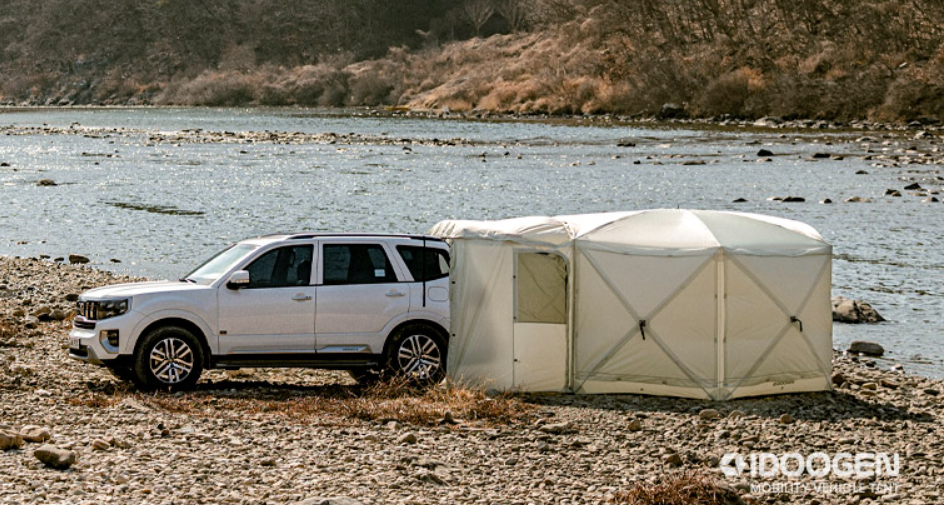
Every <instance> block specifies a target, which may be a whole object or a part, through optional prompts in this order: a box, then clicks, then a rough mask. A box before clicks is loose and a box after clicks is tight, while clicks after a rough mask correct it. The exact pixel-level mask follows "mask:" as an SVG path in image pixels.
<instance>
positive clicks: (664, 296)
mask: <svg viewBox="0 0 944 505" xmlns="http://www.w3.org/2000/svg"><path fill="white" fill-rule="evenodd" d="M719 258H720V257H719V255H718V254H717V250H715V249H706V250H703V251H698V252H697V253H693V254H687V255H683V256H671V255H642V254H638V253H617V252H614V251H611V250H607V249H597V248H595V247H594V246H593V245H591V244H581V243H580V242H579V241H578V247H577V252H576V260H575V271H576V288H577V293H578V294H577V295H576V298H577V300H576V302H575V303H576V306H575V329H574V370H575V378H574V379H575V388H576V392H578V393H642V394H652V395H671V396H680V397H686V398H699V399H708V398H712V397H713V395H714V392H715V389H716V386H717V383H718V380H717V375H718V374H717V362H716V357H717V355H718V353H717V347H716V341H715V333H716V331H717V316H718V309H717V297H716V296H715V295H716V293H717V286H718V284H717V274H718V269H717V267H716V264H717V261H719ZM641 323H642V324H641Z"/></svg>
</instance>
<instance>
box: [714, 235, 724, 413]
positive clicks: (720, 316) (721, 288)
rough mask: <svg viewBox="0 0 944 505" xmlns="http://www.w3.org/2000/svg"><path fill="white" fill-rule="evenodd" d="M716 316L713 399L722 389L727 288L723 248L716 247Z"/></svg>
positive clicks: (716, 398)
mask: <svg viewBox="0 0 944 505" xmlns="http://www.w3.org/2000/svg"><path fill="white" fill-rule="evenodd" d="M717 275H718V281H717V284H718V317H717V321H716V323H715V324H717V325H718V328H717V331H715V338H717V339H718V340H717V341H716V342H715V347H716V348H717V350H718V359H717V361H716V362H715V366H717V367H718V370H717V379H718V388H717V389H716V390H715V394H714V395H713V396H714V399H715V400H721V399H722V396H721V395H722V391H724V351H725V349H724V346H725V332H724V330H725V326H726V325H727V323H726V322H725V319H724V317H725V312H726V310H727V309H726V308H725V302H726V300H725V296H726V290H727V288H726V287H725V285H724V248H721V249H718V273H717Z"/></svg>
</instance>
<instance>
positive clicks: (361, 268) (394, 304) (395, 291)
mask: <svg viewBox="0 0 944 505" xmlns="http://www.w3.org/2000/svg"><path fill="white" fill-rule="evenodd" d="M390 253H391V251H388V250H387V248H386V247H385V246H384V245H383V244H380V243H373V242H356V243H355V242H348V243H344V242H343V241H338V242H333V241H325V242H324V243H322V245H321V260H322V264H321V283H320V285H319V286H318V296H317V298H318V303H317V306H318V310H317V314H318V316H317V318H316V323H315V331H316V333H317V335H318V352H321V353H370V354H380V353H382V352H383V345H384V337H383V333H382V332H383V329H384V328H385V327H386V326H387V324H388V323H390V322H391V321H392V320H393V319H394V318H396V317H398V316H400V315H402V314H406V313H407V312H409V310H410V297H409V294H410V290H409V285H408V284H405V283H401V282H400V279H399V278H398V275H397V272H396V271H395V270H394V267H393V263H392V262H391V260H390V256H389V254H390Z"/></svg>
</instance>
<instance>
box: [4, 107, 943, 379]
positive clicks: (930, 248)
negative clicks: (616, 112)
mask: <svg viewBox="0 0 944 505" xmlns="http://www.w3.org/2000/svg"><path fill="white" fill-rule="evenodd" d="M43 125H47V126H49V127H58V128H70V127H71V128H72V130H74V131H75V132H76V133H74V134H62V133H57V134H48V133H43V130H35V133H32V134H26V135H22V134H15V135H3V134H0V163H8V164H9V166H0V254H5V255H11V256H12V255H17V256H24V257H28V256H39V255H41V254H45V255H49V256H51V257H53V258H55V257H59V256H67V255H68V254H69V253H80V254H84V255H86V256H88V257H89V258H91V259H92V262H93V264H94V265H95V266H97V267H101V268H107V269H111V270H115V271H118V272H122V273H130V274H135V275H142V276H148V277H158V278H177V277H179V276H180V275H181V274H183V273H185V272H186V271H188V270H189V269H190V267H192V266H193V265H196V264H198V263H199V262H200V261H201V260H202V259H204V258H206V257H207V256H209V255H211V254H213V253H214V252H215V251H217V250H219V249H221V248H223V247H224V246H226V245H228V244H230V243H232V242H234V241H237V240H239V239H242V238H245V237H250V236H255V235H260V234H265V233H271V232H276V231H303V230H305V231H375V232H409V233H420V232H424V231H426V230H428V229H429V228H430V227H431V226H432V225H433V224H435V223H436V222H437V221H439V220H441V219H447V218H461V219H500V218H506V217H515V216H524V215H555V214H574V213H586V212H603V211H614V210H632V209H646V208H676V207H682V208H702V209H722V210H738V211H745V212H758V213H763V214H771V215H775V216H781V217H786V218H790V219H797V220H800V221H804V222H807V223H809V224H811V225H812V226H814V227H815V228H817V229H818V230H819V231H820V232H821V233H822V234H823V236H824V237H825V238H826V239H827V240H828V241H829V242H831V243H832V244H833V245H834V248H835V249H834V251H835V254H836V258H835V262H834V267H833V269H834V273H833V294H834V295H842V296H846V297H850V298H858V299H864V300H867V301H869V302H871V303H872V304H873V305H874V306H875V307H876V308H877V309H878V310H879V311H880V312H881V313H882V314H883V315H884V316H885V317H886V318H888V319H889V322H887V323H883V324H879V325H870V326H864V325H855V326H853V325H842V324H837V325H835V328H834V338H835V345H834V346H835V347H837V348H845V346H846V345H847V344H848V342H850V341H851V340H855V339H865V340H874V341H877V342H879V343H881V344H883V345H884V346H885V347H886V349H887V350H888V351H889V353H888V355H887V357H888V358H890V359H893V360H895V361H898V362H901V363H903V364H904V366H905V369H906V370H908V371H910V372H915V373H920V374H922V375H930V376H936V377H941V376H944V360H942V358H944V340H942V338H941V334H942V331H941V330H942V322H941V321H942V316H944V235H942V233H941V230H942V229H944V204H941V203H923V202H922V199H923V198H924V197H921V196H913V195H911V194H909V193H908V192H907V191H904V190H903V187H904V186H905V185H907V184H909V183H910V182H912V181H918V182H919V183H920V184H921V185H922V186H923V187H925V188H927V189H938V190H939V189H941V188H942V186H941V184H942V183H944V180H942V179H940V178H939V176H940V175H941V171H940V169H941V167H940V166H939V165H917V164H915V165H909V164H902V163H891V162H890V161H880V162H877V161H876V160H874V159H873V160H868V159H864V158H865V157H866V155H868V154H870V153H869V151H872V153H873V154H882V153H886V154H895V153H898V154H902V155H906V154H908V153H907V151H904V149H907V147H911V146H907V141H905V144H899V143H896V138H892V137H883V136H882V135H881V134H878V133H869V134H868V135H869V136H870V137H871V138H872V140H871V141H869V140H863V139H862V138H861V137H863V135H866V134H864V133H862V132H838V133H837V132H829V133H819V132H810V131H806V132H784V131H778V130H766V131H764V130H750V129H743V128H742V129H737V128H717V127H714V128H703V129H697V128H695V129H692V128H689V129H686V128H680V127H671V126H651V127H649V126H647V127H640V126H638V125H637V126H626V125H621V126H603V125H601V126H587V125H579V124H576V123H570V124H563V123H559V124H552V123H542V122H494V121H492V122H489V121H466V120H444V119H423V118H406V117H371V116H367V115H363V114H357V113H356V112H355V113H350V114H337V113H327V112H324V111H317V110H292V109H106V110H84V109H81V110H62V109H51V110H42V109H34V110H25V111H23V110H7V111H0V128H2V127H4V126H16V127H22V126H43ZM101 128H109V129H111V128H114V129H116V130H115V131H113V132H111V131H107V132H103V131H102V130H101ZM196 128H199V129H202V130H205V131H213V132H233V133H238V132H249V131H252V132H261V131H272V132H306V133H323V132H335V133H356V134H359V135H365V136H371V137H379V138H389V139H391V140H398V139H433V138H437V139H452V138H461V139H464V140H465V144H464V145H463V144H460V145H415V144H414V145H409V146H405V145H403V143H402V142H401V143H400V144H398V145H389V144H387V143H384V142H372V143H366V144H358V145H344V144H341V143H338V144H326V143H304V144H299V145H284V144H279V143H270V142H256V143H251V144H250V143H180V144H174V143H167V142H164V143H161V142H156V143H155V142H150V141H149V136H150V135H151V134H159V133H160V134H172V133H174V132H178V131H180V130H185V129H196ZM88 132H94V133H93V134H88ZM627 142H629V143H632V144H635V145H634V146H631V147H630V146H622V147H621V146H619V145H618V144H620V143H624V144H625V143H627ZM405 147H408V148H405ZM926 147H927V149H928V150H931V149H933V147H931V146H926ZM762 148H763V149H768V150H770V151H772V152H773V153H774V154H775V156H772V157H771V161H769V162H758V161H757V160H758V156H757V152H758V150H759V149H762ZM920 149H923V148H921V147H919V150H920ZM817 152H825V153H829V154H833V155H838V156H842V157H843V158H844V159H842V160H838V159H819V160H817V161H810V160H809V158H811V156H812V154H813V153H817ZM911 154H914V155H915V156H917V154H916V153H911ZM636 162H638V164H637V163H636ZM686 162H689V163H691V162H704V164H698V165H692V164H686ZM859 171H866V172H868V173H867V174H857V173H856V172H859ZM40 179H52V180H54V181H56V183H58V186H54V187H41V186H38V185H37V181H38V180H40ZM887 188H894V189H898V190H901V192H902V193H903V196H902V197H891V196H883V194H884V192H885V190H886V189H887ZM787 195H791V196H800V197H804V198H805V199H806V201H805V202H800V203H781V202H777V201H770V200H768V198H769V197H771V196H787ZM851 196H863V197H868V198H871V199H872V202H871V203H843V200H844V199H846V198H848V197H851ZM738 198H744V199H746V200H747V202H743V203H734V202H733V200H735V199H738ZM825 198H829V199H832V200H833V201H834V202H836V203H834V204H832V205H824V204H820V203H818V202H819V201H820V200H822V199H825ZM112 258H115V259H119V260H120V261H121V263H112V262H111V261H110V260H111V259H112Z"/></svg>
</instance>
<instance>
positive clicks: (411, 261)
mask: <svg viewBox="0 0 944 505" xmlns="http://www.w3.org/2000/svg"><path fill="white" fill-rule="evenodd" d="M397 252H399V253H400V257H401V258H403V262H404V263H406V267H407V268H409V269H410V274H411V275H412V276H413V280H415V281H423V280H427V281H431V280H433V279H441V278H443V277H446V276H447V275H449V253H448V252H446V251H444V250H442V249H436V248H433V247H427V248H426V256H425V258H426V261H425V267H424V265H423V264H424V261H423V258H424V256H423V248H422V247H418V246H399V247H397ZM424 277H425V279H424Z"/></svg>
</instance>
